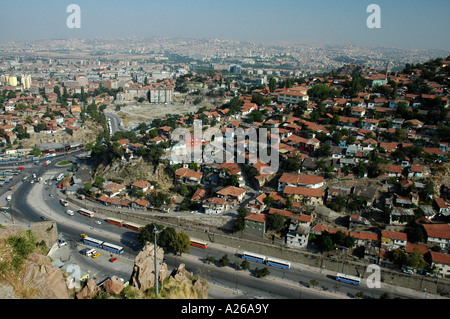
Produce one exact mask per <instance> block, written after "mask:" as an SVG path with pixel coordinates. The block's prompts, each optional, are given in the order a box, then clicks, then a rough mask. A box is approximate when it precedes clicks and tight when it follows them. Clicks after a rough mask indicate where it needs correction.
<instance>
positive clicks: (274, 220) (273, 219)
mask: <svg viewBox="0 0 450 319" xmlns="http://www.w3.org/2000/svg"><path fill="white" fill-rule="evenodd" d="M285 222H286V220H285V218H284V216H283V215H281V214H279V213H275V214H271V215H269V217H268V218H267V228H268V229H271V230H274V231H280V230H282V229H284V225H285Z"/></svg>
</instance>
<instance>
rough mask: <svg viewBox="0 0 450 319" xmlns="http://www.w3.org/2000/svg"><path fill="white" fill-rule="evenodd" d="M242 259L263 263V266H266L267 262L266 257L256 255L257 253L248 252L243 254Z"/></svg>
mask: <svg viewBox="0 0 450 319" xmlns="http://www.w3.org/2000/svg"><path fill="white" fill-rule="evenodd" d="M241 257H242V258H244V259H248V260H252V261H256V262H259V263H262V264H264V262H265V261H266V256H264V255H260V254H255V253H251V252H248V251H244V252H242V255H241Z"/></svg>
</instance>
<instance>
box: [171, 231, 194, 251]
mask: <svg viewBox="0 0 450 319" xmlns="http://www.w3.org/2000/svg"><path fill="white" fill-rule="evenodd" d="M170 237H171V241H170V246H171V248H172V249H173V250H174V251H175V252H176V253H177V254H180V256H181V255H182V254H183V253H188V252H189V251H190V249H191V239H190V238H189V236H188V235H187V234H186V233H185V232H179V233H176V234H175V235H173V234H172V235H171V236H170Z"/></svg>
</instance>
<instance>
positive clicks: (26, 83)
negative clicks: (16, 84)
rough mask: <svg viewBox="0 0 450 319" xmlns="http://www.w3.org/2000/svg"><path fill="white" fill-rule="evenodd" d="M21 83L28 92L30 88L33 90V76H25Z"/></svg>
mask: <svg viewBox="0 0 450 319" xmlns="http://www.w3.org/2000/svg"><path fill="white" fill-rule="evenodd" d="M20 82H21V84H22V86H23V88H24V90H28V89H29V88H31V75H23V76H22V77H21V79H20Z"/></svg>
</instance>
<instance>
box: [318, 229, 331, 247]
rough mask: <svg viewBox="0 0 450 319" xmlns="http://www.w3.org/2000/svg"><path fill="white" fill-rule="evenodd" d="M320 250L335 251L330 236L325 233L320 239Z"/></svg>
mask: <svg viewBox="0 0 450 319" xmlns="http://www.w3.org/2000/svg"><path fill="white" fill-rule="evenodd" d="M319 248H320V250H321V251H331V250H333V249H334V243H333V240H332V239H331V236H330V234H329V233H328V232H327V231H324V232H323V233H322V235H321V236H320V239H319Z"/></svg>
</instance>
